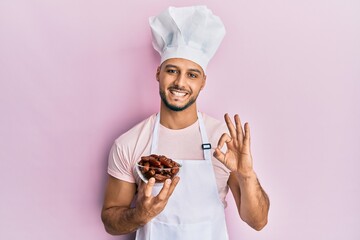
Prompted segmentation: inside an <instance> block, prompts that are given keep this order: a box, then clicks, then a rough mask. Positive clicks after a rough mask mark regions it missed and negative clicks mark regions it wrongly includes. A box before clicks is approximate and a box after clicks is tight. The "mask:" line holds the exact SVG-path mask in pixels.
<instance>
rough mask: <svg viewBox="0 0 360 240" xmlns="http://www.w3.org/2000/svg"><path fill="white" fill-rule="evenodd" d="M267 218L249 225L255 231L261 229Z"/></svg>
mask: <svg viewBox="0 0 360 240" xmlns="http://www.w3.org/2000/svg"><path fill="white" fill-rule="evenodd" d="M267 222H268V220H267V218H265V219H264V220H263V221H260V222H257V223H256V224H252V225H250V226H251V227H252V228H253V229H255V230H256V231H261V230H262V229H263V228H264V227H265V226H266V225H267Z"/></svg>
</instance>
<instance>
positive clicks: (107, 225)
mask: <svg viewBox="0 0 360 240" xmlns="http://www.w3.org/2000/svg"><path fill="white" fill-rule="evenodd" d="M101 220H102V222H103V224H104V229H105V232H107V233H108V234H110V235H113V236H115V235H121V234H120V233H118V232H116V231H114V228H113V227H112V226H111V224H110V221H109V217H108V215H107V212H106V211H104V210H103V211H102V212H101Z"/></svg>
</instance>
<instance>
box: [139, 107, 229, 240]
mask: <svg viewBox="0 0 360 240" xmlns="http://www.w3.org/2000/svg"><path fill="white" fill-rule="evenodd" d="M198 121H199V126H200V133H201V138H202V143H203V144H206V143H208V138H207V134H206V130H205V125H204V121H203V119H202V115H201V113H199V112H198ZM159 124H160V114H157V118H156V122H155V126H154V131H153V140H152V145H151V154H161V153H157V145H158V129H159ZM204 157H205V159H203V160H188V159H186V160H183V159H174V160H175V161H176V162H178V163H180V164H181V165H182V167H181V169H180V172H179V175H178V176H179V177H180V181H179V183H178V185H177V186H176V188H175V190H174V192H173V194H172V195H171V197H170V198H169V201H168V203H167V205H166V207H165V209H164V210H163V211H162V212H161V213H160V214H159V215H158V216H156V217H155V218H154V219H152V220H151V221H150V222H148V223H147V224H146V225H144V226H143V227H142V228H139V229H138V230H137V233H136V240H167V239H169V240H199V239H205V240H227V239H228V234H227V228H226V221H225V212H224V206H223V204H222V202H221V200H220V198H219V194H218V190H217V185H216V181H215V174H214V169H213V166H212V162H211V149H204ZM161 188H162V184H155V186H154V188H153V194H154V195H157V194H158V193H159V191H160V190H161Z"/></svg>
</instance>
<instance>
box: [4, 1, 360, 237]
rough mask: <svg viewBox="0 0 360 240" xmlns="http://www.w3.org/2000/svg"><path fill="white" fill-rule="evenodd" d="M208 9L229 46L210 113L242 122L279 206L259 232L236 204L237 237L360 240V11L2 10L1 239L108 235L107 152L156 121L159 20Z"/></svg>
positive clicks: (251, 7)
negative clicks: (155, 26)
mask: <svg viewBox="0 0 360 240" xmlns="http://www.w3.org/2000/svg"><path fill="white" fill-rule="evenodd" d="M193 4H206V5H208V7H209V8H211V9H212V10H213V11H214V12H215V14H217V15H219V16H220V17H221V18H222V19H223V21H224V23H225V26H226V28H227V35H226V37H225V39H224V42H223V44H222V46H221V47H220V49H219V51H218V53H217V54H216V55H215V58H214V60H213V61H212V62H211V63H210V65H209V67H208V81H207V86H206V88H205V90H204V91H203V92H202V94H201V96H200V98H199V109H200V110H201V111H204V112H207V113H208V114H210V115H212V116H214V117H217V118H219V119H222V116H223V114H224V113H225V112H229V113H231V114H234V113H239V114H240V116H241V118H242V120H243V121H249V122H250V126H251V130H252V132H251V133H252V152H253V156H254V164H255V170H256V172H257V173H258V176H259V178H260V181H261V183H262V185H263V187H264V188H265V190H266V191H267V192H268V194H269V196H270V198H271V210H270V217H269V224H268V225H267V227H266V228H265V229H264V230H262V231H261V232H256V231H254V230H252V229H250V228H249V227H248V226H247V225H246V224H245V223H243V222H242V221H241V220H240V219H239V217H238V215H237V213H236V208H235V206H234V202H233V200H232V196H231V195H229V197H228V201H229V207H228V208H227V209H226V212H227V220H228V227H229V234H230V238H231V239H232V240H235V239H248V240H251V239H271V240H289V239H291V240H302V239H327V240H329V239H331V240H332V239H333V240H335V239H336V240H337V239H346V240H357V239H360V230H359V224H360V218H359V214H360V205H359V202H360V175H359V173H358V172H359V169H360V161H359V160H360V150H359V149H360V148H359V142H360V126H359V122H360V104H359V102H360V97H359V96H360V14H359V13H360V2H359V1H356V0H353V1H351V0H332V1H329V0H311V1H310V0H305V1H285V0H273V1H265V0H263V1H256V0H255V1H243V0H240V1H215V0H214V1H188V0H187V1H165V0H156V1H139V0H133V1H115V0H112V1H111V0H105V1H95V0H94V1H89V0H86V1H85V0H79V1H69V0H51V1H50V0H49V1H45V0H37V1H36V0H33V1H25V0H24V1H20V0H2V1H1V2H0V114H1V117H0V176H1V181H0V189H1V196H0V213H1V220H0V239H19V240H20V239H27V240H45V239H46V240H47V239H53V240H60V239H61V240H63V239H88V240H90V239H93V240H99V239H123V240H124V239H131V236H128V237H112V236H110V235H108V234H106V233H105V231H104V229H103V226H102V223H101V220H100V211H101V205H102V198H103V192H104V186H105V181H106V177H107V174H106V165H107V155H108V152H109V148H110V146H111V144H112V142H113V141H114V139H115V138H116V137H118V136H119V135H120V134H122V133H123V132H124V131H126V130H127V129H129V128H130V127H132V126H133V125H134V124H135V123H137V122H139V121H141V120H142V119H144V118H145V117H147V116H148V115H149V114H152V113H153V112H156V111H158V109H159V97H158V92H157V87H158V86H157V82H156V81H155V78H154V74H155V70H156V67H157V64H158V61H159V57H158V56H157V54H156V53H155V51H154V50H153V49H152V47H151V43H150V37H151V35H150V30H149V26H148V17H149V16H151V15H154V14H157V13H159V12H160V11H162V10H163V9H165V8H166V7H167V6H169V5H174V6H186V5H193Z"/></svg>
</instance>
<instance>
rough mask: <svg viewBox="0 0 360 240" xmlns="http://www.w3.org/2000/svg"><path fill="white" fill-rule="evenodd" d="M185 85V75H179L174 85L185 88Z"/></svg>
mask: <svg viewBox="0 0 360 240" xmlns="http://www.w3.org/2000/svg"><path fill="white" fill-rule="evenodd" d="M185 83H186V76H185V74H178V75H177V77H176V79H175V81H174V84H175V85H177V86H179V87H183V86H185Z"/></svg>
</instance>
